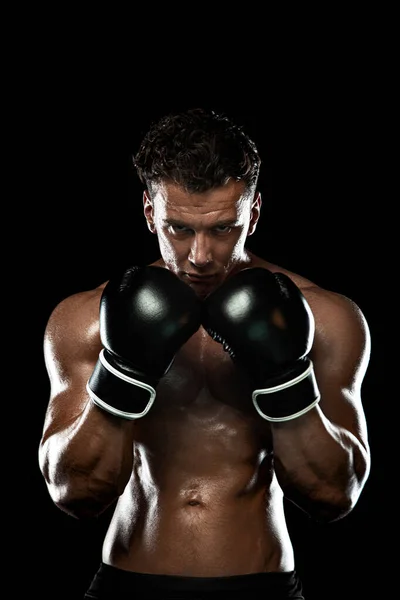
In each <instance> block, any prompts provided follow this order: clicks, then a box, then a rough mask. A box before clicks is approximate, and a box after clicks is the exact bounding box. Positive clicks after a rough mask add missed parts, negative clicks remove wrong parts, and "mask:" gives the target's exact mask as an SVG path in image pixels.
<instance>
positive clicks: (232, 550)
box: [103, 263, 294, 577]
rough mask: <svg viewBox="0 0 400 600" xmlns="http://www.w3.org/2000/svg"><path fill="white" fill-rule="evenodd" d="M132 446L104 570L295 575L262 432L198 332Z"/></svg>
mask: <svg viewBox="0 0 400 600" xmlns="http://www.w3.org/2000/svg"><path fill="white" fill-rule="evenodd" d="M262 264H264V263H262ZM269 267H270V268H271V265H269ZM134 438H135V442H134V461H133V471H132V476H131V479H130V481H129V483H128V485H127V486H126V488H125V491H124V493H123V495H122V496H121V497H120V499H119V501H118V503H117V505H116V509H115V512H114V515H113V518H112V520H111V523H110V527H109V530H108V533H107V535H106V539H105V542H104V547H103V560H104V562H106V563H108V564H112V565H114V566H117V567H119V568H123V569H127V570H133V571H138V572H146V573H164V574H172V575H173V574H175V575H186V576H198V577H202V576H208V577H211V576H221V575H222V576H223V575H234V574H236V575H240V574H246V573H253V572H263V571H288V570H292V569H293V568H294V564H293V549H292V546H291V543H290V540H289V536H288V532H287V528H286V524H285V518H284V512H283V501H282V491H281V489H280V487H279V485H278V484H277V481H276V477H275V475H274V469H273V453H272V448H271V432H270V426H269V424H268V422H267V421H265V420H263V419H261V418H260V416H259V415H258V414H257V413H256V411H255V409H254V406H253V404H252V401H251V389H250V387H248V384H247V383H246V381H245V379H244V378H243V376H242V375H241V374H240V372H239V371H238V369H237V368H236V366H235V365H234V363H233V362H232V360H231V358H230V356H229V355H228V354H227V353H226V352H225V351H224V350H223V348H222V346H221V345H220V344H218V343H216V342H214V341H213V340H212V339H211V338H210V336H209V335H208V334H207V333H206V332H205V331H204V329H203V328H200V329H199V331H198V332H197V333H196V334H195V335H194V336H193V337H192V338H191V339H190V340H189V341H188V342H187V343H186V344H185V345H184V346H183V347H182V349H181V350H180V352H179V353H178V354H177V356H176V358H175V360H174V362H173V364H172V367H171V368H170V370H169V371H168V373H167V375H166V376H165V377H164V378H163V379H162V380H161V382H160V384H159V386H158V388H157V397H156V401H155V403H154V405H153V407H152V408H151V410H150V412H149V413H148V414H147V415H146V416H145V417H144V418H142V419H138V420H137V421H136V422H135V436H134Z"/></svg>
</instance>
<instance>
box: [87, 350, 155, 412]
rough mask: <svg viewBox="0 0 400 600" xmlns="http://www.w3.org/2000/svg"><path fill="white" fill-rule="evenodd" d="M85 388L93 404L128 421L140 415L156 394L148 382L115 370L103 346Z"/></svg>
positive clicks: (147, 409)
mask: <svg viewBox="0 0 400 600" xmlns="http://www.w3.org/2000/svg"><path fill="white" fill-rule="evenodd" d="M86 390H87V392H88V394H89V396H90V399H91V400H92V402H93V403H94V404H96V405H97V406H99V407H100V408H102V409H103V410H105V411H107V412H109V413H111V414H113V415H115V416H116V417H121V418H123V419H129V420H133V419H139V418H141V417H144V415H145V414H146V413H147V412H148V411H149V410H150V408H151V406H152V404H153V402H154V400H155V397H156V391H155V389H154V388H153V387H152V386H151V385H148V384H147V383H144V382H143V381H139V380H138V379H135V378H133V377H130V376H129V375H126V374H125V373H121V371H119V370H118V369H116V368H115V367H114V366H113V365H112V364H111V363H110V362H109V361H108V360H107V358H106V355H105V352H104V349H103V350H101V352H100V354H99V360H98V361H97V363H96V366H95V368H94V370H93V373H92V375H91V377H90V379H89V381H88V382H87V384H86ZM132 409H134V410H132Z"/></svg>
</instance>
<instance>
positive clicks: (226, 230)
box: [214, 225, 232, 233]
mask: <svg viewBox="0 0 400 600" xmlns="http://www.w3.org/2000/svg"><path fill="white" fill-rule="evenodd" d="M214 231H216V232H217V233H229V232H230V231H232V227H229V225H218V226H217V227H215V228H214Z"/></svg>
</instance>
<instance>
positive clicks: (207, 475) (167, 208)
mask: <svg viewBox="0 0 400 600" xmlns="http://www.w3.org/2000/svg"><path fill="white" fill-rule="evenodd" d="M260 162H261V161H260V158H259V155H258V153H257V149H256V147H255V145H254V143H253V142H252V141H251V140H250V139H249V137H248V136H247V135H246V134H245V133H244V131H243V129H242V128H240V127H238V126H236V125H235V124H233V123H232V122H230V121H229V119H228V118H226V117H225V116H222V115H218V114H215V113H213V112H211V111H203V110H194V111H187V112H185V113H182V114H176V115H169V116H167V117H165V118H164V119H161V120H160V122H158V123H155V124H154V125H153V126H152V127H151V130H150V131H149V133H148V134H147V135H146V136H145V138H144V140H143V142H142V144H141V146H140V148H139V150H138V152H137V154H136V156H135V157H134V164H135V167H136V169H137V173H138V176H139V178H140V180H141V182H142V184H143V187H144V192H143V206H144V216H145V218H146V221H147V225H148V228H149V230H150V231H151V233H153V234H155V235H156V236H157V238H158V243H159V248H160V258H159V260H157V261H156V262H155V263H153V264H152V265H146V264H141V261H140V259H139V260H138V261H137V264H135V265H133V266H132V268H129V269H127V270H126V271H125V272H124V273H121V275H115V276H113V277H111V278H110V281H109V282H106V283H105V284H103V285H101V286H100V287H99V288H97V289H94V290H92V291H84V292H82V293H77V294H74V295H72V296H70V297H68V298H66V299H65V300H63V301H62V302H61V303H60V304H59V305H58V306H57V307H56V308H55V309H54V311H53V313H52V314H51V316H50V319H49V321H48V325H47V327H46V331H45V339H44V353H45V363H46V366H47V370H48V375H49V380H50V385H51V397H50V400H49V405H48V410H47V413H46V417H45V423H44V428H43V436H42V439H41V441H40V449H39V463H40V468H41V471H42V473H43V477H44V478H45V481H46V484H47V487H48V491H49V494H50V497H51V498H52V500H53V501H54V503H55V504H56V505H57V506H58V507H59V508H60V509H61V510H63V511H65V512H66V513H68V514H70V515H72V516H73V517H76V518H78V519H80V518H91V517H96V516H98V515H100V514H102V513H103V512H104V511H105V510H106V509H108V508H109V507H111V506H112V505H115V507H114V511H113V514H112V517H111V519H110V524H109V528H108V531H107V534H106V536H105V540H104V544H103V552H102V561H101V564H100V565H99V570H98V572H97V573H96V574H94V577H93V581H92V583H91V585H90V589H89V590H87V593H86V595H85V598H87V599H90V598H92V599H93V598H110V599H111V598H112V599H113V600H118V599H119V598H127V597H132V598H134V597H136V595H135V592H138V595H137V597H138V598H139V597H140V598H143V597H147V596H146V592H147V593H148V595H149V597H153V598H163V599H166V598H169V597H171V598H172V597H173V598H176V597H187V598H191V599H193V598H211V597H217V596H216V594H221V592H224V591H226V592H231V593H232V592H238V591H240V590H242V591H243V597H248V596H247V595H246V594H247V593H249V592H252V593H253V595H252V596H250V597H251V598H256V597H263V598H267V597H268V598H273V599H274V600H279V599H288V598H295V599H297V600H300V599H303V598H304V595H303V591H302V587H303V586H302V582H301V581H300V578H299V576H298V574H297V572H296V565H295V557H294V552H293V547H292V544H291V540H290V535H289V532H288V528H287V525H286V523H285V516H284V507H283V499H284V498H287V499H288V500H290V501H291V502H293V503H294V504H295V505H296V506H298V507H299V508H300V509H301V510H303V511H305V512H306V513H307V514H308V515H310V517H312V518H313V519H316V520H319V521H325V522H328V521H334V520H337V519H341V518H343V517H345V516H346V515H347V514H348V513H349V512H350V511H351V510H352V509H353V507H354V506H355V504H356V503H357V501H358V499H359V497H360V494H361V493H362V490H363V487H364V485H365V482H366V480H367V478H368V475H369V471H370V450H369V445H368V436H367V426H366V422H365V415H364V412H363V407H362V399H361V386H362V382H363V379H364V376H365V373H366V369H367V366H368V361H369V353H370V335H369V329H368V324H367V323H366V320H365V318H364V316H363V314H362V312H361V311H360V309H359V307H358V306H357V305H356V304H355V303H354V302H353V301H351V300H350V299H348V298H346V297H344V296H343V295H340V294H337V293H335V292H332V291H329V290H326V289H321V288H320V287H318V286H317V285H315V284H314V283H313V282H312V281H309V280H307V279H305V278H304V277H302V276H300V275H297V274H295V273H292V272H289V271H288V270H287V269H284V268H281V267H279V266H277V265H274V264H271V263H270V262H268V261H266V260H264V259H261V258H259V257H257V256H255V255H254V254H253V253H251V252H250V251H248V249H247V248H246V245H245V243H246V239H247V236H250V235H252V234H253V233H254V231H255V229H256V226H257V222H258V219H259V216H260V209H261V195H260V192H259V191H258V188H257V183H258V175H259V168H260ZM178 594H181V595H178ZM245 595H246V596H245Z"/></svg>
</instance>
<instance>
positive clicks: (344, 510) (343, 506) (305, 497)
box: [286, 480, 365, 524]
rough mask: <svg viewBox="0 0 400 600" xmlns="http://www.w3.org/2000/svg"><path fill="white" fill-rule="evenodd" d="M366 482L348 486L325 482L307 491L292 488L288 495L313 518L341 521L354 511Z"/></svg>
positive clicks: (318, 520)
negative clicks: (329, 484) (301, 491)
mask: <svg viewBox="0 0 400 600" xmlns="http://www.w3.org/2000/svg"><path fill="white" fill-rule="evenodd" d="M364 483H365V480H364ZM364 483H363V484H362V485H360V484H359V483H356V482H353V484H352V485H351V486H346V487H341V486H335V485H332V486H328V485H326V484H325V485H321V486H318V487H317V488H314V489H313V490H308V491H307V492H306V493H300V492H299V491H298V490H293V489H291V490H290V492H289V491H288V493H287V494H286V496H287V497H288V499H289V500H290V501H291V502H293V503H294V504H296V505H297V506H298V507H299V508H300V509H301V510H303V511H304V512H305V513H306V514H307V515H308V516H309V517H310V518H311V519H313V520H314V521H316V522H320V523H325V524H326V523H332V522H335V521H339V520H340V519H343V518H344V517H346V516H347V515H349V514H350V513H351V512H352V510H353V509H354V507H355V506H356V504H357V502H358V500H359V498H360V495H361V491H362V489H363V485H364Z"/></svg>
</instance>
